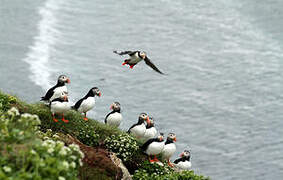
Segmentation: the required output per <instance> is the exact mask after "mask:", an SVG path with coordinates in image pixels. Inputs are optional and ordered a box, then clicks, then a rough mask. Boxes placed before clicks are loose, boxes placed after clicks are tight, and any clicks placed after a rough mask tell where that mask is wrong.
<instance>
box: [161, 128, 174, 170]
mask: <svg viewBox="0 0 283 180" xmlns="http://www.w3.org/2000/svg"><path fill="white" fill-rule="evenodd" d="M174 142H176V135H175V134H174V133H169V134H168V137H167V140H166V142H165V146H164V149H163V151H162V157H163V158H164V159H166V160H167V162H168V165H169V166H171V167H172V166H173V165H172V163H171V162H170V158H171V156H172V155H173V154H174V153H175V151H176V145H175V144H174Z"/></svg>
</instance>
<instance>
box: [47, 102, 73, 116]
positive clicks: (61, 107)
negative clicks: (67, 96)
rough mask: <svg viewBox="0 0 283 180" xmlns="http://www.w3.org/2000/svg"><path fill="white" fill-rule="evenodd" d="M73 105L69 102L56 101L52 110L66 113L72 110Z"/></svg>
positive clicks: (51, 107) (52, 105)
mask: <svg viewBox="0 0 283 180" xmlns="http://www.w3.org/2000/svg"><path fill="white" fill-rule="evenodd" d="M70 109H71V107H70V105H69V103H68V102H59V101H54V102H52V103H51V106H50V110H51V112H52V113H64V112H66V111H68V110H70Z"/></svg>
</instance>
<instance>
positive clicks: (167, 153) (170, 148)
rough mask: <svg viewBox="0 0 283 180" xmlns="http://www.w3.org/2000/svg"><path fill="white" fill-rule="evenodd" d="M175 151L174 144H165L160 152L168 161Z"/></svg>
mask: <svg viewBox="0 0 283 180" xmlns="http://www.w3.org/2000/svg"><path fill="white" fill-rule="evenodd" d="M175 151H176V145H175V144H174V143H169V144H166V145H165V146H164V149H163V151H162V154H163V157H164V158H165V159H169V158H171V156H172V155H173V154H174V153H175Z"/></svg>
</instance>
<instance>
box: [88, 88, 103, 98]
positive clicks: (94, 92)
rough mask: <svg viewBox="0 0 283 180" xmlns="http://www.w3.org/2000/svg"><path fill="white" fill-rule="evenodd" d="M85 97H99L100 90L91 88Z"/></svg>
mask: <svg viewBox="0 0 283 180" xmlns="http://www.w3.org/2000/svg"><path fill="white" fill-rule="evenodd" d="M87 96H91V97H94V96H99V97H100V96H101V92H100V90H99V89H98V88H97V87H93V88H91V89H90V90H89V92H88V94H87Z"/></svg>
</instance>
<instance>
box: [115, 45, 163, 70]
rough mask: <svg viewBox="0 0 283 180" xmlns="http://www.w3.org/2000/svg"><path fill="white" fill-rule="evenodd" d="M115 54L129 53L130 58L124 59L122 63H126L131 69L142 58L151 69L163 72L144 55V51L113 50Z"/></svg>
mask: <svg viewBox="0 0 283 180" xmlns="http://www.w3.org/2000/svg"><path fill="white" fill-rule="evenodd" d="M113 52H114V53H116V54H119V55H121V56H122V55H126V54H127V55H129V56H130V58H129V59H126V60H125V61H124V63H123V64H122V65H126V64H128V65H129V66H130V68H131V69H133V67H134V66H135V65H136V64H138V63H139V62H140V61H142V60H144V61H145V63H146V64H147V65H148V66H150V67H151V68H152V69H153V70H155V71H156V72H158V73H160V74H163V72H161V71H160V70H159V69H158V68H157V67H156V66H155V65H154V64H153V63H152V62H151V61H150V59H149V58H148V57H147V56H146V53H145V52H143V51H122V52H118V51H113Z"/></svg>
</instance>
